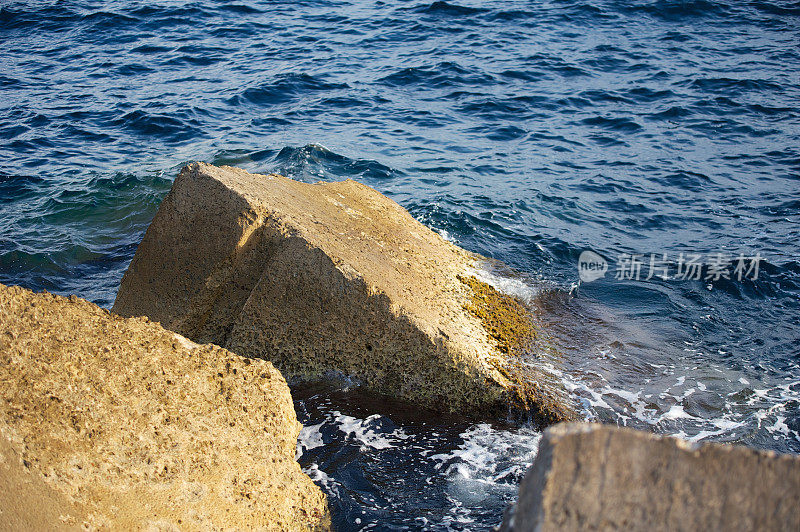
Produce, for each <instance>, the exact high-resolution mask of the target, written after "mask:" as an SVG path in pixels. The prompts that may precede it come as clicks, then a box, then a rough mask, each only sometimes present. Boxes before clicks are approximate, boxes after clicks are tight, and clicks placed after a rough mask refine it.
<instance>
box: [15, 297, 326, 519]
mask: <svg viewBox="0 0 800 532" xmlns="http://www.w3.org/2000/svg"><path fill="white" fill-rule="evenodd" d="M300 428H301V427H300V424H299V423H298V422H297V418H296V416H295V411H294V405H293V403H292V398H291V396H290V394H289V388H288V386H287V385H286V382H285V381H284V379H283V377H282V376H281V374H280V373H279V372H278V371H277V370H276V369H275V368H274V367H273V366H272V364H270V363H269V362H266V361H263V360H251V359H248V358H244V357H240V356H238V355H235V354H233V353H231V352H229V351H227V350H225V349H223V348H221V347H218V346H214V345H197V344H194V343H193V342H191V341H189V340H187V339H186V338H183V337H181V336H179V335H177V334H175V333H173V332H170V331H167V330H165V329H164V328H163V327H161V326H160V325H159V324H157V323H153V322H151V321H149V320H148V319H147V318H122V317H119V316H115V315H113V314H111V313H109V312H108V311H107V310H103V309H101V308H99V307H97V306H96V305H93V304H91V303H89V302H87V301H85V300H82V299H79V298H77V297H75V296H71V297H69V298H65V297H61V296H55V295H51V294H47V293H43V294H34V293H33V292H31V291H29V290H25V289H22V288H19V287H6V286H3V285H0V459H3V460H11V461H12V462H11V464H10V465H9V466H8V467H5V466H4V467H0V486H9V485H10V486H17V487H19V488H20V489H19V490H17V491H16V492H15V494H14V496H13V497H4V496H3V497H0V511H1V512H3V513H2V516H0V520H4V519H6V518H11V517H13V516H17V517H19V519H17V520H16V521H15V522H18V523H21V524H22V525H24V526H27V525H26V523H27V524H30V525H31V526H35V527H37V528H38V527H43V528H48V529H64V528H80V527H84V528H86V527H88V528H107V529H111V530H140V529H159V530H173V529H197V530H222V529H267V530H307V529H310V528H311V529H325V528H328V526H329V521H330V519H329V515H328V508H327V502H326V498H325V495H324V494H323V493H322V492H321V491H320V489H319V488H318V487H317V486H315V485H314V483H313V482H312V481H311V479H310V478H309V477H308V476H307V475H305V474H304V473H303V472H302V470H301V469H300V466H299V464H298V463H297V462H296V461H295V453H296V444H297V436H298V434H299V431H300ZM0 465H2V464H0ZM19 504H22V505H23V507H24V508H23V511H22V512H19V511H17V512H16V513H15V512H14V510H15V508H9V507H7V505H19ZM42 504H48V505H54V506H55V507H56V508H58V512H57V513H56V512H50V513H48V512H39V510H38V509H37V506H38V505H42ZM16 510H19V508H16ZM37 512H39V513H37ZM31 513H37V515H36V516H35V517H36V519H33V517H34V516H32V515H31ZM50 514H53V515H56V516H59V518H58V520H57V521H56V522H53V516H52V515H50ZM0 528H2V526H0Z"/></svg>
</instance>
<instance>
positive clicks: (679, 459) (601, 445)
mask: <svg viewBox="0 0 800 532" xmlns="http://www.w3.org/2000/svg"><path fill="white" fill-rule="evenodd" d="M502 529H503V530H514V531H517V532H523V531H525V532H527V531H533V530H536V531H542V532H546V531H550V530H558V531H561V530H642V531H645V530H646V531H651V530H656V531H658V530H664V531H674V530H687V531H690V530H692V531H693V530H720V531H729V530H742V531H745V530H748V531H749V530H776V531H777V530H800V457H798V456H796V455H781V454H776V453H773V452H765V451H758V450H754V449H750V448H747V447H743V446H738V445H725V444H716V443H707V444H698V445H695V444H691V443H689V442H686V441H684V440H680V439H677V438H671V437H661V436H656V435H653V434H650V433H647V432H641V431H636V430H633V429H628V428H620V427H616V426H609V425H599V424H588V423H563V424H559V425H556V426H554V427H551V428H550V429H548V430H547V431H546V432H545V435H544V437H543V438H542V442H541V444H540V447H539V452H538V454H537V456H536V459H535V461H534V464H533V466H532V467H531V468H530V469H529V470H528V473H527V474H526V475H525V478H524V480H523V481H522V484H521V486H520V491H519V500H518V502H517V505H516V510H515V512H514V516H513V517H512V518H510V519H509V518H508V517H507V520H506V522H505V523H504V527H503V528H502Z"/></svg>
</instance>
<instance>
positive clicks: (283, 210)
mask: <svg viewBox="0 0 800 532" xmlns="http://www.w3.org/2000/svg"><path fill="white" fill-rule="evenodd" d="M483 260H485V259H484V258H483V257H479V256H477V255H474V254H472V253H469V252H467V251H465V250H463V249H461V248H459V247H457V246H455V245H453V244H452V243H450V242H448V241H446V240H444V239H443V238H442V237H441V236H440V235H438V234H437V233H435V232H433V231H431V230H430V229H428V228H427V227H425V226H424V225H422V224H421V223H419V222H417V221H416V220H415V219H414V218H412V217H411V215H410V214H409V213H408V212H407V211H406V210H405V209H403V208H402V207H400V206H399V205H398V204H397V203H395V202H393V201H392V200H390V199H388V198H386V197H385V196H383V195H382V194H380V193H379V192H377V191H375V190H374V189H372V188H370V187H368V186H366V185H362V184H359V183H357V182H355V181H352V180H347V181H342V182H335V183H318V184H308V183H302V182H298V181H294V180H292V179H289V178H286V177H282V176H278V175H255V174H250V173H248V172H245V171H244V170H240V169H236V168H231V167H215V166H211V165H208V164H203V163H195V164H191V165H189V166H187V167H185V168H184V169H183V170H182V171H181V172H180V175H179V176H178V178H177V179H176V180H175V183H174V184H173V187H172V190H171V191H170V193H169V195H168V196H167V197H166V198H165V200H164V202H163V203H162V205H161V207H160V208H159V211H158V213H157V214H156V216H155V218H154V219H153V222H152V224H151V225H150V227H149V229H148V230H147V233H146V235H145V237H144V239H143V241H142V243H141V244H140V246H139V248H138V250H137V252H136V255H135V257H134V259H133V261H132V262H131V265H130V268H129V269H128V271H127V273H126V274H125V276H124V278H123V280H122V285H121V287H120V290H119V294H118V296H117V300H116V302H115V304H114V311H115V312H118V313H120V314H122V315H126V316H135V315H145V316H148V317H150V318H151V319H153V320H158V321H160V322H161V323H162V324H163V325H164V326H165V327H167V328H170V329H173V330H175V331H177V332H179V333H181V334H183V335H185V336H186V337H188V338H191V339H192V340H195V341H198V342H213V343H216V344H218V345H221V346H225V347H226V348H228V349H230V350H232V351H234V352H236V353H238V354H241V355H245V356H250V357H259V358H265V359H267V360H270V361H272V362H273V363H274V364H275V365H276V366H277V367H278V368H279V369H280V370H281V371H282V372H283V373H284V375H285V376H286V377H287V378H288V377H301V378H306V379H314V378H320V377H323V376H324V375H326V374H329V373H331V372H335V373H338V374H343V375H346V376H348V377H355V378H356V379H358V380H359V381H361V382H362V383H363V384H364V385H365V386H367V387H369V388H370V389H373V390H375V391H377V392H380V393H383V394H386V395H389V396H392V397H394V398H398V399H401V400H404V401H408V402H411V403H414V404H417V405H419V406H421V407H425V408H431V409H436V410H442V411H457V412H464V413H475V414H488V413H493V414H496V413H498V412H503V413H505V412H507V410H508V408H509V406H511V407H512V409H514V410H516V411H524V412H527V413H529V414H531V416H532V417H533V418H534V419H535V420H537V421H539V422H541V423H543V424H546V423H551V422H553V421H558V420H562V419H571V418H573V417H574V413H573V410H572V408H571V407H570V405H569V400H568V398H567V397H566V394H565V393H564V391H563V389H562V388H561V387H560V385H559V383H557V382H553V381H552V380H548V379H546V378H545V376H544V374H543V373H538V372H536V371H535V370H532V369H530V368H529V366H527V365H524V364H520V363H518V360H519V356H520V355H521V354H522V353H523V352H528V353H530V352H531V350H532V349H533V350H534V351H535V348H536V345H537V344H539V343H541V342H540V341H541V339H542V338H543V334H542V331H540V329H539V328H538V327H537V324H536V320H535V317H534V316H533V315H532V314H531V313H530V312H529V311H528V309H527V308H525V307H524V306H523V305H522V304H521V302H519V301H518V300H516V299H515V298H514V297H512V296H510V295H506V294H502V293H500V292H498V291H497V290H496V289H494V288H493V287H491V286H489V285H488V284H486V283H485V282H483V281H480V280H478V278H476V273H477V271H478V269H479V268H480V264H481V262H482V261H483Z"/></svg>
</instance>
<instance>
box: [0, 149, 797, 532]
mask: <svg viewBox="0 0 800 532" xmlns="http://www.w3.org/2000/svg"><path fill="white" fill-rule="evenodd" d="M484 260H485V259H484V258H483V257H480V256H477V255H474V254H472V253H469V252H467V251H465V250H463V249H460V248H458V247H457V246H455V245H453V244H451V243H449V242H447V241H446V240H444V239H443V238H441V236H440V235H438V234H437V233H435V232H433V231H431V230H430V229H428V228H426V227H425V226H423V225H422V224H420V223H419V222H417V221H416V220H414V219H413V218H412V217H411V216H410V215H409V214H408V212H406V211H405V210H404V209H403V208H402V207H400V206H399V205H397V204H396V203H394V202H393V201H391V200H389V199H388V198H386V197H385V196H383V195H381V194H380V193H378V192H376V191H375V190H373V189H371V188H369V187H366V186H364V185H361V184H358V183H356V182H353V181H345V182H340V183H326V184H315V185H310V184H306V183H300V182H297V181H293V180H291V179H288V178H285V177H282V176H277V175H269V176H264V175H255V174H249V173H247V172H245V171H243V170H239V169H235V168H230V167H221V168H219V167H214V166H211V165H207V164H203V163H194V164H192V165H189V166H187V167H186V168H184V169H183V170H182V171H181V173H180V175H179V176H178V178H177V179H176V181H175V183H174V184H173V187H172V190H171V192H170V193H169V195H168V196H167V197H166V199H165V200H164V202H163V203H162V205H161V207H160V209H159V211H158V213H157V215H156V217H155V218H154V220H153V222H152V224H151V225H150V227H149V229H148V231H147V233H146V235H145V237H144V239H143V241H142V243H141V245H140V246H139V248H138V250H137V252H136V255H135V257H134V259H133V261H132V262H131V265H130V267H129V269H128V271H127V273H126V274H125V277H124V278H123V280H122V284H121V287H120V290H119V294H118V297H117V301H116V302H115V305H114V309H113V311H114V312H113V313H112V312H108V311H106V310H103V309H100V308H99V307H97V306H95V305H93V304H91V303H88V302H86V301H84V300H82V299H79V298H77V297H75V296H70V297H69V298H65V297H61V296H54V295H51V294H47V293H42V294H34V293H33V292H30V291H28V290H25V289H22V288H19V287H6V286H3V285H0V489H3V490H4V493H8V496H7V497H4V498H3V499H2V500H0V524H4V525H6V526H9V527H11V528H30V529H38V528H57V529H72V528H90V529H97V528H108V529H119V528H122V529H145V528H146V529H159V530H161V529H165V530H166V529H250V528H256V529H271V530H308V529H311V530H325V529H328V528H330V516H329V511H328V506H327V502H326V497H325V495H324V494H323V493H322V492H321V490H320V489H319V488H318V487H317V486H315V485H314V483H313V482H312V481H311V479H310V478H309V477H308V476H307V475H305V474H304V473H303V472H302V471H301V469H300V467H299V465H298V464H297V462H296V460H295V451H296V444H297V437H298V433H299V431H300V424H299V423H298V422H297V417H296V414H295V411H294V406H293V404H292V398H291V396H290V393H289V388H288V386H287V385H286V381H285V380H284V377H286V378H294V379H297V378H300V379H309V380H313V379H320V378H324V377H325V376H326V375H329V374H331V373H336V374H339V375H346V376H348V377H353V378H355V379H357V380H358V381H359V382H361V383H362V385H363V386H364V387H365V389H368V390H371V391H373V392H377V393H379V394H382V395H384V396H386V397H391V398H392V399H395V400H400V401H403V402H406V403H408V404H411V405H416V406H419V407H422V408H426V409H434V410H439V411H444V412H454V411H457V412H459V413H462V414H470V415H474V416H478V417H483V418H491V417H492V416H504V417H505V416H508V414H509V413H513V414H517V415H519V414H521V415H523V416H524V417H525V418H527V419H528V420H530V421H532V422H534V423H536V424H538V425H539V426H548V425H551V424H553V423H556V422H560V421H573V420H576V419H577V418H578V415H577V414H576V411H575V408H574V406H573V405H572V402H571V399H570V398H569V395H568V394H567V392H566V391H565V389H564V388H563V386H562V385H561V383H559V382H556V381H555V379H553V377H552V376H551V375H546V374H545V373H544V372H542V371H539V370H537V369H536V366H535V364H533V365H532V364H529V363H526V361H525V360H523V357H522V354H523V353H526V352H531V351H532V352H546V351H547V332H546V331H545V330H543V328H542V327H541V325H540V324H539V322H538V320H537V317H536V315H535V313H532V312H531V311H530V310H529V309H527V308H526V307H525V305H524V304H523V303H522V302H521V301H520V300H518V299H517V298H515V297H513V296H511V295H508V294H504V293H502V292H501V291H499V290H498V289H497V288H496V287H493V286H492V285H491V284H489V283H487V282H486V281H484V280H482V279H481V276H480V273H479V270H480V266H481V263H482V261H484ZM123 316H127V317H123ZM273 364H274V366H273ZM798 508H800V459H798V457H796V456H781V455H775V454H774V453H761V452H758V451H753V450H750V449H746V448H740V447H734V446H723V445H705V446H700V447H694V446H691V445H689V444H688V443H686V442H681V441H679V440H675V439H671V438H658V437H655V436H652V435H649V434H646V433H641V432H636V431H632V430H629V429H619V428H616V427H606V426H600V425H589V424H569V423H567V424H558V425H556V426H555V427H553V428H551V429H549V430H548V431H547V432H546V434H545V437H544V439H543V443H542V446H541V448H540V452H539V455H538V456H537V459H536V462H535V463H534V465H533V467H532V468H531V470H530V472H529V473H528V475H527V476H526V478H525V480H524V481H523V483H522V486H521V490H520V495H519V503H518V505H517V508H516V510H515V511H514V512H513V517H512V515H511V512H509V516H508V518H507V520H506V522H505V524H504V528H505V529H506V530H512V529H513V530H517V531H521V530H579V529H599V530H619V529H633V530H650V529H664V530H667V529H696V528H706V529H725V530H730V529H740V530H747V529H752V528H760V529H770V530H780V529H798V528H800V510H798Z"/></svg>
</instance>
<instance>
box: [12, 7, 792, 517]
mask: <svg viewBox="0 0 800 532" xmlns="http://www.w3.org/2000/svg"><path fill="white" fill-rule="evenodd" d="M799 45H800V2H797V1H786V0H784V1H772V2H767V1H734V0H631V1H628V2H617V1H612V0H601V1H595V2H586V1H583V2H581V1H573V0H547V1H521V0H505V1H502V2H497V1H476V0H459V1H458V2H455V1H453V2H443V1H436V2H430V1H421V0H415V1H406V2H400V1H398V2H381V1H377V2H374V1H373V2H366V1H360V0H352V1H334V0H305V1H303V0H301V1H291V2H288V1H287V2H281V1H269V2H248V1H245V0H241V1H239V2H226V1H215V2H211V1H200V2H175V1H161V2H159V1H156V2H149V3H147V4H146V5H142V4H141V3H138V2H130V1H125V0H117V1H113V2H92V1H88V0H78V1H75V2H55V1H32V2H30V1H29V2H18V1H13V0H6V1H4V2H2V3H0V139H2V143H0V282H3V283H7V284H20V285H23V286H26V287H28V288H32V289H37V290H39V289H47V290H50V291H53V292H57V293H77V294H78V295H80V296H82V297H86V298H87V299H89V300H92V301H95V302H97V303H98V304H100V305H103V306H110V305H111V303H112V302H113V299H114V296H115V292H116V287H117V285H118V283H119V280H120V278H121V276H122V273H123V272H124V270H125V268H126V267H127V265H128V263H129V261H130V259H131V257H132V256H133V253H134V251H135V249H136V246H137V244H138V242H139V241H140V239H141V237H142V234H143V232H144V230H145V228H146V227H147V224H148V223H149V221H150V219H151V218H152V216H153V214H154V213H155V210H156V209H157V207H158V204H159V202H160V200H161V199H162V198H163V197H164V195H165V194H166V192H167V191H168V190H169V187H170V184H171V180H172V179H173V177H174V176H175V174H176V173H177V170H178V169H179V168H180V167H181V166H182V165H183V164H185V163H186V162H189V161H194V160H202V161H208V162H212V163H215V164H230V165H235V166H240V167H244V168H246V169H248V170H251V171H257V172H262V173H265V172H272V171H277V172H281V173H284V174H286V175H289V176H291V177H294V178H296V179H301V180H305V181H317V180H340V179H344V178H353V179H356V180H359V181H361V182H364V183H366V184H368V185H370V186H373V187H375V188H376V189H378V190H379V191H381V192H383V193H385V194H386V195H388V196H389V197H391V198H393V199H394V200H396V201H398V202H399V203H400V204H401V205H403V206H404V207H406V208H407V209H408V210H409V211H410V212H411V213H412V214H413V215H414V216H415V217H416V218H417V219H419V220H420V221H422V222H423V223H425V224H427V225H428V226H430V227H432V228H434V229H436V230H438V231H440V232H441V233H442V234H443V235H445V236H446V237H447V238H449V239H451V240H452V241H454V242H456V243H458V244H459V245H461V246H463V247H465V248H467V249H470V250H472V251H475V252H478V253H482V254H484V255H487V256H489V257H492V258H496V259H500V260H501V261H503V262H505V263H507V264H509V265H510V266H512V267H513V268H514V269H515V270H516V273H514V274H513V279H508V278H501V279H498V281H497V282H498V285H499V286H503V287H505V288H506V289H508V290H512V291H515V292H516V293H519V294H523V295H525V296H526V297H529V298H530V301H531V304H532V305H534V306H536V307H538V308H540V309H541V310H542V313H543V315H544V316H545V317H546V319H547V320H548V321H549V326H550V330H551V331H552V334H553V335H554V337H555V339H556V343H557V344H558V345H559V346H560V348H561V349H562V351H563V352H564V353H565V355H564V361H563V366H562V367H559V368H553V371H555V372H558V373H559V376H560V377H561V378H562V379H563V380H564V382H565V383H566V385H567V386H568V387H569V389H570V390H571V391H572V393H573V395H574V396H575V397H576V399H577V400H578V401H579V402H580V404H581V406H582V408H583V410H584V413H585V415H586V417H587V418H591V419H599V420H602V421H606V422H612V423H619V424H624V425H631V426H636V427H639V428H643V429H646V430H652V431H655V432H658V433H664V434H677V435H681V436H683V437H687V438H690V439H693V440H697V441H730V442H738V443H742V444H746V445H751V446H755V447H760V448H768V449H774V450H777V451H782V452H795V453H796V452H800V367H799V366H800V46H799ZM586 249H589V250H593V251H595V252H597V253H599V254H600V255H602V256H603V257H605V258H606V259H607V260H608V261H609V273H608V274H607V275H606V276H605V277H604V278H603V279H600V280H596V281H594V282H590V283H588V282H584V283H579V282H578V279H579V277H578V269H577V262H578V257H579V255H580V253H581V252H582V251H583V250H586ZM681 253H683V254H684V255H685V256H689V255H690V254H699V255H701V256H703V257H712V256H715V255H716V254H717V253H724V254H726V255H730V256H731V257H736V256H738V255H739V254H742V255H745V256H747V257H753V256H756V255H757V254H758V256H760V257H762V258H763V260H762V261H760V263H759V272H758V276H757V277H756V278H752V277H754V276H753V275H752V272H751V275H750V276H749V277H748V276H744V277H743V278H742V279H737V278H736V276H735V275H731V276H730V277H731V278H730V279H725V278H724V277H723V278H720V279H717V280H713V279H712V280H708V281H707V280H705V279H704V278H701V279H699V280H694V279H675V278H673V279H666V280H665V279H660V278H659V277H658V276H654V277H652V278H651V279H649V280H644V278H645V277H646V276H647V275H646V274H647V269H648V267H649V262H648V261H649V259H650V257H651V256H657V257H663V256H664V255H665V254H666V255H667V256H668V264H670V265H671V266H672V267H676V266H677V262H676V261H677V260H678V257H679V256H680V254H681ZM631 254H637V255H640V256H641V257H642V258H643V262H644V263H643V266H642V273H643V275H642V276H641V279H639V280H635V279H616V278H615V275H614V274H615V269H616V268H618V267H619V266H620V265H621V264H623V263H624V262H623V261H622V260H621V258H622V257H624V256H629V255H631ZM651 254H652V255H651ZM731 269H733V268H731ZM731 273H733V272H731ZM341 388H342V387H341V386H340V387H338V388H337V387H334V388H321V389H316V388H314V389H303V388H298V389H296V390H295V394H296V407H297V410H298V415H299V416H300V418H301V421H303V422H304V424H305V425H306V428H305V429H304V431H303V433H302V435H301V441H300V444H299V446H298V453H299V459H300V461H301V464H302V465H303V466H304V468H305V469H306V470H307V471H308V472H309V474H311V475H312V477H313V478H315V479H316V480H317V482H319V483H320V485H322V486H323V487H324V488H325V489H326V490H327V491H328V493H329V494H330V497H331V504H332V507H333V511H334V521H335V524H336V525H337V527H338V528H339V529H341V530H359V529H381V530H401V529H437V530H448V529H449V530H479V529H488V528H490V527H491V526H493V525H495V524H497V523H498V522H499V521H500V519H501V514H502V511H503V508H504V506H505V504H507V503H508V502H509V501H511V500H512V499H513V497H514V493H515V490H516V483H517V482H518V481H519V479H520V478H521V475H522V474H523V472H524V470H525V467H526V466H527V464H529V463H530V460H531V459H532V457H533V456H534V455H535V452H536V446H537V444H538V438H539V434H538V433H537V432H536V431H533V430H532V429H529V428H525V427H522V428H520V427H508V426H504V425H503V424H502V420H497V421H498V422H497V423H495V424H478V425H475V424H470V423H468V422H466V421H464V420H460V419H450V418H441V419H419V418H418V417H415V416H414V415H413V413H409V412H406V411H405V410H404V408H403V407H402V406H399V405H390V404H383V403H381V402H380V401H378V400H377V399H376V398H370V397H363V396H362V393H361V392H360V391H358V390H357V389H356V390H350V391H344V390H342V389H341ZM345 388H347V386H345Z"/></svg>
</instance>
